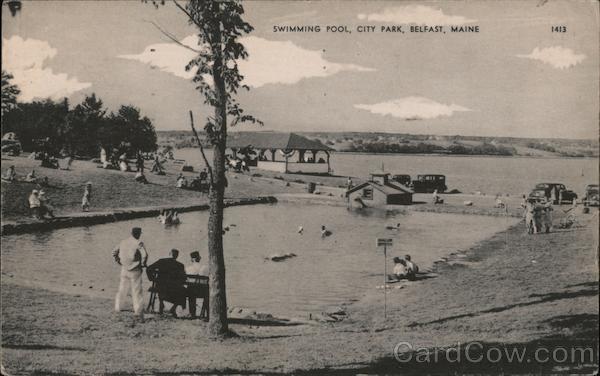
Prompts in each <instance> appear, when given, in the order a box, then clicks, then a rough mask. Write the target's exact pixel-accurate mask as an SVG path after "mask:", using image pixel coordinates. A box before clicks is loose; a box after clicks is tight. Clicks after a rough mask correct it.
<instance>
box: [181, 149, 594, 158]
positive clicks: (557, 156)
mask: <svg viewBox="0 0 600 376" xmlns="http://www.w3.org/2000/svg"><path fill="white" fill-rule="evenodd" d="M174 149H175V150H185V149H198V147H195V146H185V147H174ZM204 149H205V150H206V149H208V150H212V148H207V147H205V148H204ZM333 153H335V154H337V153H339V154H347V155H392V156H419V157H468V158H477V157H485V158H532V159H577V160H581V159H590V160H595V159H598V157H597V156H596V157H595V156H581V157H577V156H564V155H562V156H561V155H547V156H544V155H520V154H515V155H498V154H450V153H373V152H360V151H341V150H340V151H337V150H334V151H333Z"/></svg>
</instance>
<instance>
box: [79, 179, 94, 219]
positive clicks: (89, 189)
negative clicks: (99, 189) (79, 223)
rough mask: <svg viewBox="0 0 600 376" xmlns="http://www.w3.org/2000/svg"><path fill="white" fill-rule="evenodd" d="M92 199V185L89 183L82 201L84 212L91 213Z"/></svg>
mask: <svg viewBox="0 0 600 376" xmlns="http://www.w3.org/2000/svg"><path fill="white" fill-rule="evenodd" d="M91 199H92V183H91V182H87V183H86V185H85V190H84V191H83V198H82V199H81V209H82V210H83V211H84V212H87V211H90V200H91Z"/></svg>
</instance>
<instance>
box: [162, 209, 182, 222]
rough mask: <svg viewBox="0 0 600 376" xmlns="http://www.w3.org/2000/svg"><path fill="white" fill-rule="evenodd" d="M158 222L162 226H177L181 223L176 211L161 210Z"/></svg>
mask: <svg viewBox="0 0 600 376" xmlns="http://www.w3.org/2000/svg"><path fill="white" fill-rule="evenodd" d="M158 221H159V222H160V223H162V224H163V225H178V224H180V223H181V220H180V219H179V214H178V213H177V210H161V211H160V214H159V215H158Z"/></svg>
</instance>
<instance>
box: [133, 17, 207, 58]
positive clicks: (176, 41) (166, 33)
mask: <svg viewBox="0 0 600 376" xmlns="http://www.w3.org/2000/svg"><path fill="white" fill-rule="evenodd" d="M145 21H146V22H149V23H151V24H152V25H154V27H155V28H157V29H158V31H160V32H161V33H162V34H163V35H164V36H166V37H167V38H169V39H170V40H172V41H173V42H175V43H177V44H178V45H180V46H181V47H183V48H187V49H188V50H190V51H192V52H195V53H197V54H200V53H202V51H200V50H196V49H195V48H192V47H190V46H188V45H187V44H183V43H181V42H180V41H178V40H177V38H175V37H174V36H173V34H171V33H169V32H168V31H166V30H164V29H163V28H161V27H160V26H159V25H158V24H157V23H156V22H154V21H148V20H145Z"/></svg>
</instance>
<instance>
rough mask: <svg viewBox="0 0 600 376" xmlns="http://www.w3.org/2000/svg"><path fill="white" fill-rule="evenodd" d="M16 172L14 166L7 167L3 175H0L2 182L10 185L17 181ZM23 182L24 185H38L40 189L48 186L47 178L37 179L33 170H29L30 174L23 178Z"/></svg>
mask: <svg viewBox="0 0 600 376" xmlns="http://www.w3.org/2000/svg"><path fill="white" fill-rule="evenodd" d="M17 180H18V178H17V171H16V169H15V166H14V165H11V166H9V167H8V169H7V170H6V172H5V173H4V174H2V181H5V182H7V183H12V182H14V181H17ZM23 181H24V182H26V183H34V184H38V185H40V186H42V187H48V186H49V185H50V184H49V182H48V177H47V176H44V177H41V178H40V177H38V176H37V175H36V173H35V170H31V172H30V173H28V174H27V175H25V178H24V179H23Z"/></svg>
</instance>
